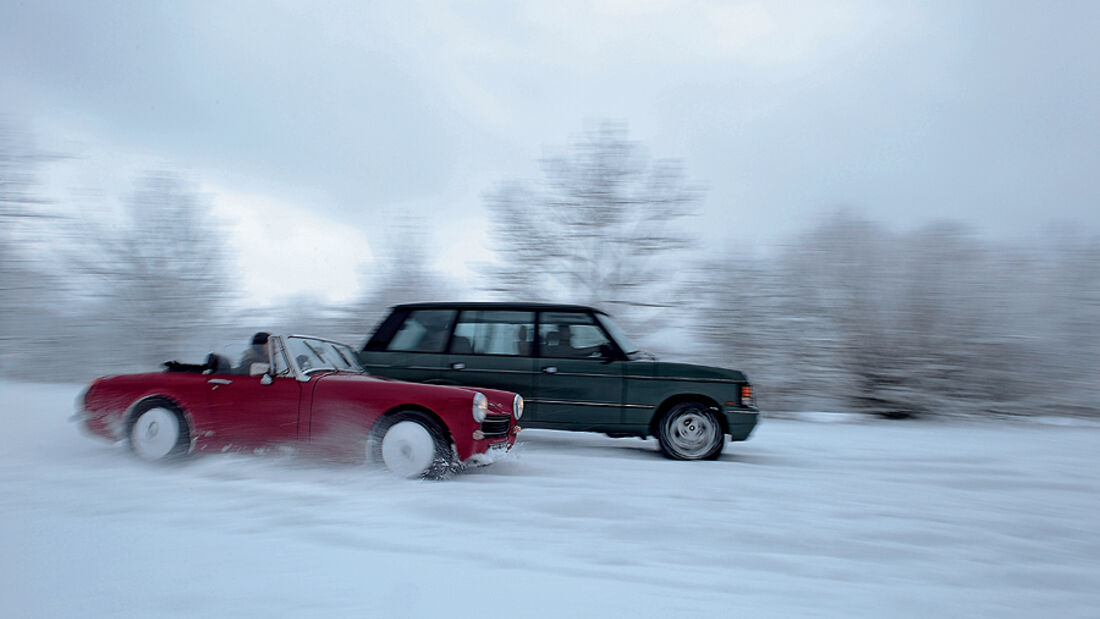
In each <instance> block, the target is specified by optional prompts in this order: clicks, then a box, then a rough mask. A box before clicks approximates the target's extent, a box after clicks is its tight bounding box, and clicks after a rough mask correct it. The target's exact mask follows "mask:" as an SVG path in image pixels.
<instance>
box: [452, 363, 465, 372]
mask: <svg viewBox="0 0 1100 619" xmlns="http://www.w3.org/2000/svg"><path fill="white" fill-rule="evenodd" d="M451 369H452V370H465V369H466V364H465V363H462V362H461V361H458V362H455V363H452V364H451Z"/></svg>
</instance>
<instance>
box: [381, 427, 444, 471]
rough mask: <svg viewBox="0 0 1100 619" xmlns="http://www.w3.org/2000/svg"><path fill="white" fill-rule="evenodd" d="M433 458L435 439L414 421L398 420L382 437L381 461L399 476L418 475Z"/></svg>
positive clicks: (426, 468)
mask: <svg viewBox="0 0 1100 619" xmlns="http://www.w3.org/2000/svg"><path fill="white" fill-rule="evenodd" d="M434 460H435V440H433V439H432V435H431V433H430V432H428V429H427V428H425V427H424V426H422V425H420V424H419V423H417V422H415V421H399V422H397V423H395V424H393V425H392V426H390V429H389V430H387V431H386V435H385V436H383V437H382V462H384V463H385V464H386V468H388V469H389V470H390V471H392V472H393V474H394V475H398V476H400V477H410V478H411V477H419V476H421V475H423V474H424V472H425V471H427V470H428V468H429V467H431V465H432V461H434Z"/></svg>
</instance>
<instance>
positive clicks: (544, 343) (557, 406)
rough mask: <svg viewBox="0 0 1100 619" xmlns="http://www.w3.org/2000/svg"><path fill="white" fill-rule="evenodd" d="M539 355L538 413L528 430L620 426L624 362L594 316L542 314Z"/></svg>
mask: <svg viewBox="0 0 1100 619" xmlns="http://www.w3.org/2000/svg"><path fill="white" fill-rule="evenodd" d="M538 350H539V352H538V354H539V358H538V359H537V362H538V363H537V369H538V375H537V379H536V381H535V387H536V391H535V393H536V394H537V397H536V398H535V400H536V402H535V403H536V404H537V407H538V414H537V416H536V417H534V418H532V419H531V420H530V421H528V423H527V425H533V424H531V423H530V422H531V421H534V422H537V425H538V426H539V427H546V428H560V429H565V430H600V429H609V428H611V429H613V428H614V427H615V426H617V425H620V424H621V423H622V412H623V408H622V404H623V385H624V382H623V361H622V359H621V356H620V355H619V353H618V351H617V349H616V347H615V345H614V344H613V343H612V340H611V338H610V337H609V336H608V334H607V332H606V331H604V329H603V326H602V325H600V324H599V323H598V322H597V321H596V320H595V317H593V316H592V314H590V313H587V312H560V311H547V312H540V313H539V322H538ZM524 417H525V418H526V415H524Z"/></svg>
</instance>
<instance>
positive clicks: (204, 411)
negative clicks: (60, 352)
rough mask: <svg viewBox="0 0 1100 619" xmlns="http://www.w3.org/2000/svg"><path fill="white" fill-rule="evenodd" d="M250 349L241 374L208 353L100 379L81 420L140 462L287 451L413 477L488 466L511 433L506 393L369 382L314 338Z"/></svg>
mask: <svg viewBox="0 0 1100 619" xmlns="http://www.w3.org/2000/svg"><path fill="white" fill-rule="evenodd" d="M254 349H255V350H254V351H253V355H254V357H253V358H252V359H251V361H254V362H252V363H243V364H242V365H241V366H239V367H234V366H233V365H232V364H231V363H230V361H229V359H227V358H226V357H225V356H223V355H218V354H213V353H212V354H211V355H209V356H208V357H207V360H206V363H205V364H202V365H198V364H195V365H191V364H181V363H177V362H173V361H170V362H168V363H166V364H165V366H166V370H165V371H163V372H156V373H149V374H130V375H123V376H108V377H103V378H98V379H96V380H95V381H93V382H92V383H91V384H90V385H88V387H87V389H86V390H85V392H84V394H83V395H82V396H81V397H80V398H78V400H77V407H78V409H79V410H78V419H80V420H81V421H82V423H83V425H84V427H85V428H86V429H87V430H89V431H90V432H91V433H93V434H95V435H98V436H102V437H105V438H108V439H111V440H115V441H118V440H124V439H125V440H128V441H129V444H130V447H131V448H132V449H133V451H134V453H135V454H137V456H139V457H140V458H142V459H145V460H164V459H170V458H175V457H180V456H183V455H185V454H189V453H196V452H204V451H216V452H220V451H226V450H230V449H233V450H240V449H256V448H259V447H264V446H273V445H283V444H295V445H298V446H299V448H300V449H301V450H302V451H303V452H306V453H319V454H321V455H324V456H326V457H329V456H335V457H338V458H341V459H346V458H349V457H350V458H354V459H357V460H358V459H364V460H368V461H380V462H382V463H384V464H385V466H386V467H387V468H388V469H390V470H391V471H392V472H394V473H395V474H397V475H399V476H402V477H410V478H412V477H428V478H439V477H444V476H446V475H448V474H449V473H450V472H452V471H454V470H456V469H457V468H459V467H461V466H462V465H463V464H466V463H471V462H472V463H479V464H480V463H486V462H491V461H492V460H493V457H494V456H495V455H497V454H500V453H504V452H507V451H508V450H509V449H511V447H512V445H513V444H514V443H515V440H516V435H517V434H518V433H519V431H520V428H519V426H518V425H517V423H516V422H517V420H518V419H519V418H520V417H521V416H522V414H523V398H522V397H520V396H519V395H518V394H515V393H511V392H507V391H499V390H494V389H476V390H475V389H466V388H457V387H443V386H437V385H423V384H414V383H406V382H401V381H396V380H390V379H386V378H379V377H375V376H370V375H368V374H367V373H366V371H365V370H363V368H362V367H361V366H360V365H359V362H358V361H357V360H356V356H355V352H354V351H352V350H351V349H350V348H349V347H348V346H346V345H344V344H340V343H338V342H333V341H330V340H324V339H321V338H315V337H307V336H299V335H291V336H270V337H269V338H268V341H267V343H266V344H265V345H263V346H256V347H254Z"/></svg>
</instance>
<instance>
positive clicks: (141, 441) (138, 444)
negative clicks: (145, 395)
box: [126, 398, 191, 462]
mask: <svg viewBox="0 0 1100 619" xmlns="http://www.w3.org/2000/svg"><path fill="white" fill-rule="evenodd" d="M126 440H127V442H129V444H130V450H131V451H132V452H133V453H134V455H136V456H137V457H139V458H141V459H142V460H146V461H148V462H164V461H169V460H178V459H180V458H182V457H183V456H185V455H187V453H188V452H189V451H190V450H191V429H190V428H189V427H188V425H187V419H186V418H185V417H184V415H183V411H181V410H180V409H179V407H178V406H176V405H175V404H173V403H172V402H170V401H168V400H166V399H163V398H151V399H148V400H145V401H143V402H141V403H140V404H138V405H137V406H136V407H135V408H134V411H133V413H131V415H130V420H129V423H127V425H126Z"/></svg>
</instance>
